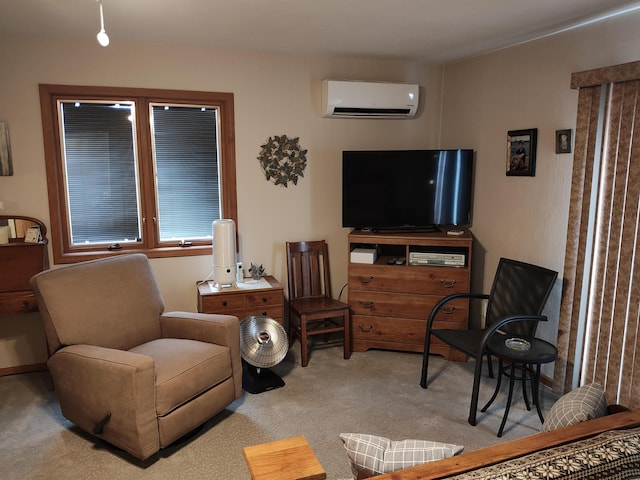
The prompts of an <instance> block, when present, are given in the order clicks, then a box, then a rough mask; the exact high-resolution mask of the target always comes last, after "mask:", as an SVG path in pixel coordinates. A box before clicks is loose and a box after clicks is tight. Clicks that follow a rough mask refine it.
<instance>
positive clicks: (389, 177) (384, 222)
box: [342, 149, 473, 231]
mask: <svg viewBox="0 0 640 480" xmlns="http://www.w3.org/2000/svg"><path fill="white" fill-rule="evenodd" d="M472 184H473V150H462V149H460V150H377V151H372V150H369V151H367V150H360V151H343V152H342V226H343V227H353V228H358V229H370V230H373V231H393V230H400V231H403V230H438V229H439V228H440V227H451V226H456V227H468V226H470V225H471V201H472V198H471V197H472V191H473V185H472Z"/></svg>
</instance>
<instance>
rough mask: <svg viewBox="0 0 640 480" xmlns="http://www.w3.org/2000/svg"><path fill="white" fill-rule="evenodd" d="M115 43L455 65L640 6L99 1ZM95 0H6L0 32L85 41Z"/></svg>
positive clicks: (492, 0)
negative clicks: (159, 44) (455, 61)
mask: <svg viewBox="0 0 640 480" xmlns="http://www.w3.org/2000/svg"><path fill="white" fill-rule="evenodd" d="M103 8H104V16H105V29H106V31H107V33H108V34H109V37H110V38H111V44H112V45H115V44H116V43H118V42H124V41H142V42H164V43H169V44H182V45H198V46H210V47H220V48H232V49H243V50H260V51H272V52H287V53H295V54H304V55H308V54H320V55H348V56H361V57H375V58H387V59H407V60H413V61H423V62H429V63H436V62H443V61H451V60H456V59H460V58H465V57H469V56H473V55H477V54H482V53H486V52H489V51H492V50H496V49H500V48H504V47H508V46H511V45H515V44H518V43H522V42H526V41H529V40H532V39H535V38H539V37H542V36H545V35H549V34H553V33H556V32H558V31H562V30H565V29H567V28H574V27H576V26H580V25H584V24H585V23H589V22H592V21H596V20H599V19H601V18H603V17H606V16H610V15H620V14H623V13H625V12H627V11H630V10H635V9H639V8H640V1H634V2H631V1H629V0H103ZM99 29H100V19H99V6H98V3H97V0H0V33H2V32H4V33H26V34H42V35H56V36H68V37H74V38H86V41H87V42H95V41H96V39H95V35H96V33H97V32H98V30H99Z"/></svg>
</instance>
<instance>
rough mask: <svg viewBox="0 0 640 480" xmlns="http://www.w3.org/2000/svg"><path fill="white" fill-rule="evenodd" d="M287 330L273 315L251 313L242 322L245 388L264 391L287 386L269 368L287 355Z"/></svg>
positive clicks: (243, 380)
mask: <svg viewBox="0 0 640 480" xmlns="http://www.w3.org/2000/svg"><path fill="white" fill-rule="evenodd" d="M288 348H289V342H288V340H287V332H285V331H284V328H282V325H280V324H279V323H278V322H276V321H275V320H274V319H273V318H271V317H267V316H264V315H252V316H250V317H246V318H243V319H242V321H241V322H240V353H241V355H242V360H243V361H242V388H244V389H245V390H246V391H247V392H249V393H262V392H266V391H267V390H273V389H275V388H280V387H284V380H282V379H281V378H280V377H279V376H278V375H277V374H275V373H274V372H272V371H271V370H269V368H270V367H274V366H276V365H277V364H279V363H280V362H281V361H282V360H283V359H284V357H285V356H286V355H287V350H288Z"/></svg>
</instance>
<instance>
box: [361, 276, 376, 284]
mask: <svg viewBox="0 0 640 480" xmlns="http://www.w3.org/2000/svg"><path fill="white" fill-rule="evenodd" d="M358 280H360V282H362V283H370V282H371V280H373V276H372V275H369V276H368V277H363V276H362V275H360V276H358Z"/></svg>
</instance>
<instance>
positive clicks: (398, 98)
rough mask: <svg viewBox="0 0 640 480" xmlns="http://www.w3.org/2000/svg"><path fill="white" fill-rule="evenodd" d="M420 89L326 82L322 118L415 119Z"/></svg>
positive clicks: (387, 85) (412, 86) (395, 85)
mask: <svg viewBox="0 0 640 480" xmlns="http://www.w3.org/2000/svg"><path fill="white" fill-rule="evenodd" d="M419 93H420V86H419V85H415V84H407V83H386V82H361V81H345V80H323V81H322V116H323V117H332V118H412V117H414V116H415V114H416V112H417V110H418V100H419V96H420V95H419Z"/></svg>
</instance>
